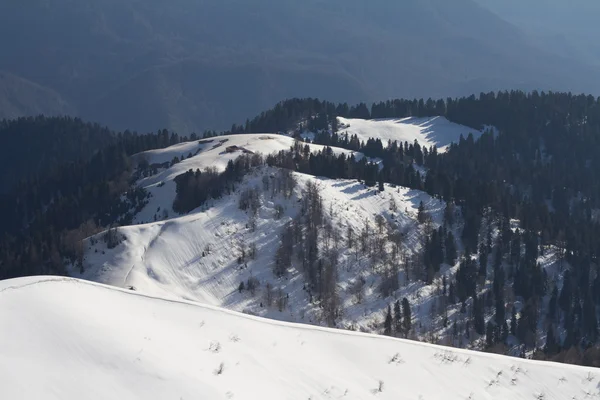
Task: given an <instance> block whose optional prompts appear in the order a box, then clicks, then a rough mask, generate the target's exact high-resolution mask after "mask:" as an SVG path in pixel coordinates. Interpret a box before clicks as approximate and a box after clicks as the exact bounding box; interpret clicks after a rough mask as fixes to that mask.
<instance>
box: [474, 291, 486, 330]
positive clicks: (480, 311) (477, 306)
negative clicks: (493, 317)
mask: <svg viewBox="0 0 600 400" xmlns="http://www.w3.org/2000/svg"><path fill="white" fill-rule="evenodd" d="M473 328H475V332H477V333H478V334H480V335H483V334H484V333H485V318H484V307H483V299H482V298H481V297H474V298H473Z"/></svg>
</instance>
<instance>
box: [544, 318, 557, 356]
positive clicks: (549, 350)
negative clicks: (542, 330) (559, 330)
mask: <svg viewBox="0 0 600 400" xmlns="http://www.w3.org/2000/svg"><path fill="white" fill-rule="evenodd" d="M544 353H546V355H547V356H553V355H554V354H556V353H558V343H557V341H556V337H555V336H554V326H552V324H550V326H549V327H548V331H547V333H546V346H544Z"/></svg>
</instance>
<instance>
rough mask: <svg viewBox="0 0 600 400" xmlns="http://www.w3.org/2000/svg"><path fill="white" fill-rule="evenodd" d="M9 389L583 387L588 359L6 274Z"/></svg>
mask: <svg viewBox="0 0 600 400" xmlns="http://www.w3.org/2000/svg"><path fill="white" fill-rule="evenodd" d="M0 304H1V305H2V307H0V322H1V323H2V325H3V326H5V327H10V329H3V330H2V333H1V334H0V339H1V340H2V342H3V343H7V344H10V345H9V346H4V347H3V349H2V351H1V354H2V357H0V372H1V375H2V377H3V379H2V385H0V394H1V395H2V397H3V398H45V399H60V400H75V399H80V398H82V397H85V398H86V399H106V398H119V399H139V398H144V399H161V400H162V399H166V398H177V399H192V398H199V399H256V398H261V399H265V400H270V399H277V400H279V399H283V398H285V399H299V400H300V399H302V400H305V399H307V398H311V399H315V400H316V399H330V398H345V399H365V398H371V397H376V398H379V399H398V398H408V399H413V398H414V399H439V398H444V399H457V400H463V399H469V398H470V399H479V398H482V399H483V398H497V399H501V398H502V399H532V398H533V399H535V398H537V399H547V400H550V399H557V400H558V399H574V398H585V397H591V396H595V395H596V394H597V393H598V388H597V384H598V376H597V372H596V370H594V369H591V368H581V367H572V366H567V365H559V364H552V363H539V362H532V361H523V360H520V359H515V358H509V357H500V356H494V355H489V354H482V353H474V352H468V351H463V350H449V349H447V348H443V347H437V346H431V345H424V344H420V343H416V342H407V341H403V340H398V339H390V338H383V337H374V336H369V335H364V334H357V333H349V332H342V331H334V330H328V329H319V328H315V327H308V326H302V325H292V324H285V323H281V322H275V321H270V320H263V319H260V318H255V317H251V316H247V315H241V314H236V313H232V312H228V311H224V310H220V309H217V308H211V307H209V306H202V305H199V304H194V303H181V302H170V301H165V300H161V299H157V298H152V297H147V296H142V295H137V294H134V293H131V292H125V291H121V290H119V289H114V288H109V287H106V286H101V285H96V284H92V283H88V282H83V281H77V280H71V279H61V278H40V277H36V278H26V279H18V280H8V281H3V282H1V283H0Z"/></svg>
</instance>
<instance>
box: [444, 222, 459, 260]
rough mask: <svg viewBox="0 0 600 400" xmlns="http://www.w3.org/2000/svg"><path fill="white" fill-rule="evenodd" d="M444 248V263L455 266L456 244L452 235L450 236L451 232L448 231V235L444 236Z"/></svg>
mask: <svg viewBox="0 0 600 400" xmlns="http://www.w3.org/2000/svg"><path fill="white" fill-rule="evenodd" d="M444 244H445V247H446V257H445V261H446V264H448V265H451V266H454V264H456V257H457V254H456V242H455V240H454V235H453V234H452V232H450V231H448V234H447V235H446V240H445V243H444Z"/></svg>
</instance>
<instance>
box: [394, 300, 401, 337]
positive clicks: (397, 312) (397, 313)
mask: <svg viewBox="0 0 600 400" xmlns="http://www.w3.org/2000/svg"><path fill="white" fill-rule="evenodd" d="M394 331H395V333H396V335H400V334H401V333H402V309H401V308H400V300H396V302H395V303H394Z"/></svg>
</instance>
